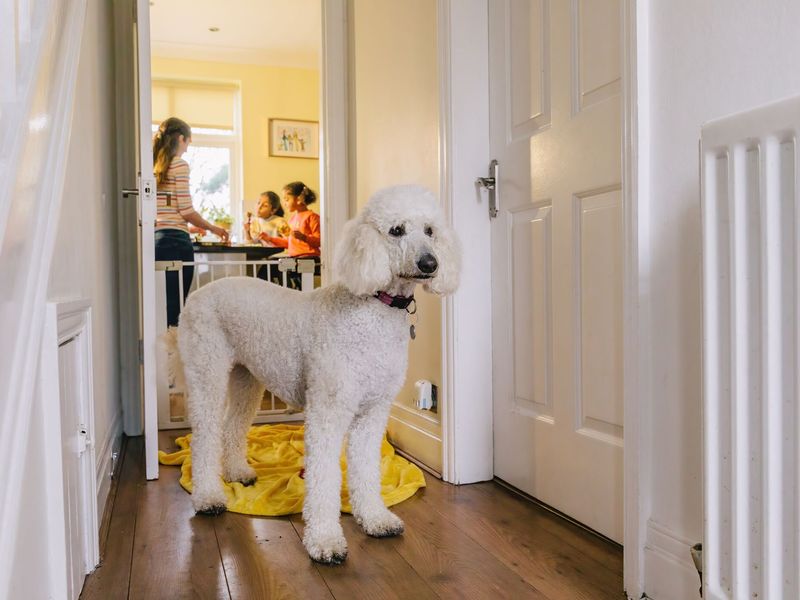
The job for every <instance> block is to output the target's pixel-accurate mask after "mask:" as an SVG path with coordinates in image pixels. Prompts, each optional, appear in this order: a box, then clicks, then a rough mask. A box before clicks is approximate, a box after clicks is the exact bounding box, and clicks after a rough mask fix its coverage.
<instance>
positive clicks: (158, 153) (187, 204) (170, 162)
mask: <svg viewBox="0 0 800 600" xmlns="http://www.w3.org/2000/svg"><path fill="white" fill-rule="evenodd" d="M191 142H192V130H191V128H190V127H189V125H187V124H186V123H185V122H184V121H181V120H180V119H178V118H176V117H170V118H169V119H167V120H166V121H164V122H163V123H161V125H160V126H159V128H158V132H157V133H156V135H155V136H154V137H153V174H154V175H155V176H156V188H157V190H158V196H157V198H158V200H157V214H156V234H155V238H156V260H181V261H184V262H193V261H194V250H193V249H192V240H191V238H190V237H189V223H191V224H192V225H194V226H195V227H199V228H201V229H207V230H209V231H211V232H212V233H214V234H215V235H217V236H219V237H220V238H221V239H222V241H227V240H228V232H227V231H226V230H224V229H223V228H222V227H217V226H216V225H213V224H212V223H209V222H208V221H206V220H205V219H204V218H203V217H201V216H200V214H199V213H198V212H196V211H195V210H194V206H192V197H191V195H190V194H189V164H188V163H187V162H186V161H185V160H183V158H181V157H182V156H183V154H184V153H185V152H186V150H187V148H189V144H190V143H191ZM193 276H194V267H183V299H184V300H185V299H186V294H188V292H189V287H190V286H191V285H192V277H193ZM179 283H180V282H179V280H178V273H177V272H175V271H167V325H169V326H170V327H172V326H176V325H177V324H178V315H180V312H181V300H180V295H179V293H180V292H179V289H178V286H179Z"/></svg>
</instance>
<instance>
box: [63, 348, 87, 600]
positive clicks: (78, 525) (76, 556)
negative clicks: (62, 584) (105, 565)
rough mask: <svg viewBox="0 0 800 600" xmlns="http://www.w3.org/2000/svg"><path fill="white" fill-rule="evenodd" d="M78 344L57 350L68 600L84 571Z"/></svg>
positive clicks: (80, 583) (77, 589) (76, 591)
mask: <svg viewBox="0 0 800 600" xmlns="http://www.w3.org/2000/svg"><path fill="white" fill-rule="evenodd" d="M77 346H78V343H77V341H76V340H75V338H73V339H70V340H68V341H67V342H64V343H63V344H61V345H60V346H59V348H58V382H59V396H60V400H61V462H62V467H63V473H64V520H65V525H66V533H67V536H66V541H67V590H68V594H69V598H70V599H72V598H77V597H78V595H79V594H80V592H81V588H82V587H83V579H84V577H85V573H86V569H85V566H84V564H83V563H84V545H83V539H82V534H83V532H84V530H85V523H83V522H82V516H83V502H82V500H83V499H82V497H81V472H80V469H81V465H80V453H79V447H78V443H79V440H78V426H79V424H80V423H81V416H80V414H79V411H80V401H81V398H80V394H79V393H77V392H78V391H79V390H80V387H81V380H80V375H79V373H80V367H79V365H78V364H77V361H78V352H77V350H76V349H77Z"/></svg>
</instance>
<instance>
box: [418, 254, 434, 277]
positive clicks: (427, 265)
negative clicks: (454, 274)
mask: <svg viewBox="0 0 800 600" xmlns="http://www.w3.org/2000/svg"><path fill="white" fill-rule="evenodd" d="M417 268H418V269H419V270H420V271H422V272H423V273H425V274H426V275H432V274H433V273H435V272H436V269H438V268H439V263H438V262H437V261H436V257H435V256H434V255H433V254H430V253H425V254H423V255H422V256H420V257H419V260H418V261H417Z"/></svg>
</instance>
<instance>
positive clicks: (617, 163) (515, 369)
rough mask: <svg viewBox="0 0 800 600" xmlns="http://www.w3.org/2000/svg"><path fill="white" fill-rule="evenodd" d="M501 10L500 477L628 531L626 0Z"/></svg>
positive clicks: (611, 529) (575, 0)
mask: <svg viewBox="0 0 800 600" xmlns="http://www.w3.org/2000/svg"><path fill="white" fill-rule="evenodd" d="M489 21H490V80H491V81H490V85H491V95H490V107H491V149H492V157H493V158H495V159H497V160H498V162H499V175H498V198H499V203H500V210H499V212H498V215H497V218H495V219H493V221H492V226H491V228H492V229H491V236H492V289H493V292H492V294H493V295H492V307H493V308H492V311H493V316H492V319H493V323H492V325H493V347H494V355H493V383H494V423H495V431H494V444H495V454H494V456H495V465H494V469H495V475H496V476H497V477H499V478H500V479H503V480H504V481H506V482H508V483H510V484H512V485H513V486H515V487H517V488H519V489H521V490H522V491H524V492H526V493H528V494H530V495H531V496H533V497H535V498H537V499H539V500H541V501H542V502H544V503H546V504H548V505H550V506H552V507H554V508H556V509H558V510H560V511H562V512H563V513H565V514H567V515H569V516H571V517H573V518H574V519H576V520H578V521H580V522H582V523H584V524H586V525H588V526H589V527H591V528H593V529H595V530H596V531H598V532H600V533H602V534H604V535H606V536H608V537H609V538H611V539H614V540H616V541H618V542H621V541H622V539H623V531H622V529H623V519H622V515H623V465H622V422H623V420H622V407H623V403H622V204H621V203H622V188H621V177H622V167H621V137H622V131H621V125H620V124H621V112H622V106H621V79H620V76H621V37H620V32H621V6H620V0H571V1H570V2H566V1H563V2H548V1H547V0H504V1H501V2H491V3H490V16H489Z"/></svg>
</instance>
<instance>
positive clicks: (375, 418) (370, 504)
mask: <svg viewBox="0 0 800 600" xmlns="http://www.w3.org/2000/svg"><path fill="white" fill-rule="evenodd" d="M389 404H390V403H389V402H388V401H387V402H382V403H376V404H374V405H372V406H369V407H367V408H366V409H365V410H364V411H363V412H361V413H360V414H358V415H356V417H355V418H354V419H353V422H352V424H351V425H350V432H349V436H348V441H347V483H348V488H349V490H350V503H351V504H352V506H353V516H354V517H355V519H356V522H357V523H358V524H359V525H361V528H362V529H363V530H364V532H365V533H366V534H367V535H371V536H373V537H390V536H393V535H399V534H401V533H402V532H403V521H402V520H401V519H400V517H398V516H397V515H395V514H394V513H393V512H391V511H390V510H389V509H388V508H386V505H385V504H384V503H383V498H382V497H381V474H380V461H381V442H382V441H383V433H384V431H386V421H387V419H388V417H389Z"/></svg>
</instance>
